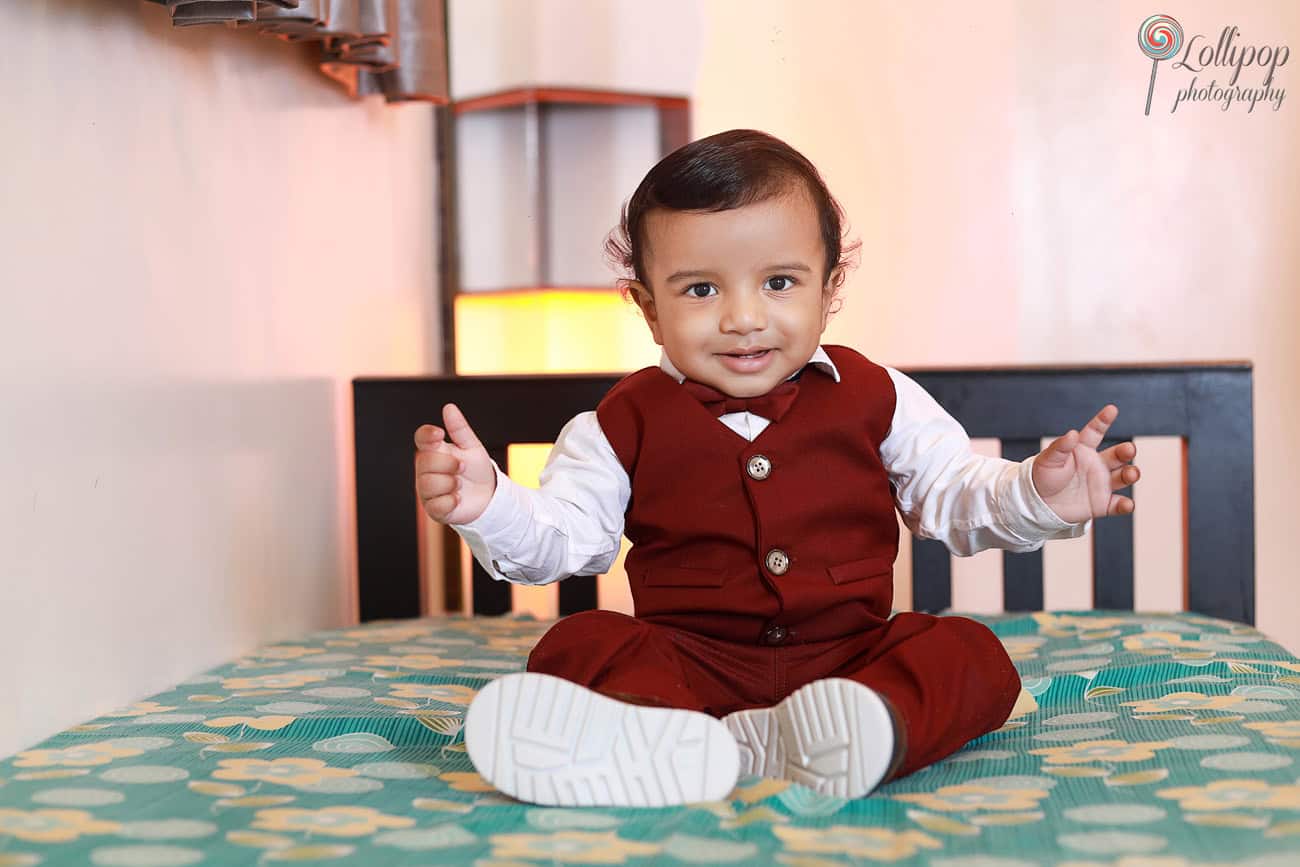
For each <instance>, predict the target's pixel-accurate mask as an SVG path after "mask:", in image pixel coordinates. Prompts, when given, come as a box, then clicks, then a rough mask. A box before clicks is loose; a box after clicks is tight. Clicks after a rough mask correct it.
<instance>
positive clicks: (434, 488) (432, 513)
mask: <svg viewBox="0 0 1300 867" xmlns="http://www.w3.org/2000/svg"><path fill="white" fill-rule="evenodd" d="M442 419H443V424H445V425H446V430H445V431H444V430H443V429H442V428H440V427H438V426H436V425H431V424H426V425H421V426H420V427H419V428H418V429H417V430H416V431H415V449H416V454H415V491H416V494H418V495H419V497H420V503H421V505H423V506H424V511H425V514H427V515H428V516H429V517H430V518H432V519H433V520H435V521H437V522H438V523H440V524H468V523H470V522H471V521H473V520H475V519H476V518H478V516H479V515H482V514H483V510H484V509H486V508H487V505H488V502H489V501H491V499H492V494H493V492H495V491H496V486H497V477H496V469H495V468H494V467H493V466H492V459H491V458H489V457H488V453H487V449H485V448H484V447H483V444H482V443H481V442H479V439H478V437H477V436H475V435H474V430H473V429H472V428H471V427H470V426H469V422H467V421H466V420H465V416H464V415H463V414H462V413H461V411H460V409H458V408H457V406H456V405H455V404H454V403H449V404H447V405H446V406H444V407H443V408H442Z"/></svg>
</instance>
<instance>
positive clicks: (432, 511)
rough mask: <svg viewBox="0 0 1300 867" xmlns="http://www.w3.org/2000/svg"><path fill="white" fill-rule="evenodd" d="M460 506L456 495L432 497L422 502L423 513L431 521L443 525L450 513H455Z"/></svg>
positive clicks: (458, 497)
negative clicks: (431, 519)
mask: <svg viewBox="0 0 1300 867" xmlns="http://www.w3.org/2000/svg"><path fill="white" fill-rule="evenodd" d="M459 505H460V495H459V494H456V493H450V494H443V495H442V496H440V497H433V498H431V499H428V500H425V501H424V511H425V512H426V513H427V514H428V515H429V517H430V518H433V520H435V521H437V522H439V523H441V524H445V523H447V518H449V517H450V516H451V513H452V512H454V511H456V507H457V506H459Z"/></svg>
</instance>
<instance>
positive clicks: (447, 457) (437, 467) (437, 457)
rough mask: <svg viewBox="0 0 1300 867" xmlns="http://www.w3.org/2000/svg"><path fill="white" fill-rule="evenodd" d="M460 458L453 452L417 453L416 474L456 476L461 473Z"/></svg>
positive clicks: (422, 451) (424, 451) (423, 451)
mask: <svg viewBox="0 0 1300 867" xmlns="http://www.w3.org/2000/svg"><path fill="white" fill-rule="evenodd" d="M461 468H462V466H461V462H460V457H459V456H457V455H456V454H455V453H454V452H452V451H436V452H435V451H426V450H421V451H418V452H416V453H415V474H416V475H417V476H419V475H420V474H422V473H446V474H448V475H453V476H454V475H456V474H458V473H459V472H460V471H461Z"/></svg>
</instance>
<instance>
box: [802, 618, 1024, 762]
mask: <svg viewBox="0 0 1300 867" xmlns="http://www.w3.org/2000/svg"><path fill="white" fill-rule="evenodd" d="M864 638H866V637H865V636H864ZM869 640H870V643H869V644H868V645H867V646H865V647H864V648H863V649H862V651H861V652H860V653H859V654H858V655H857V656H856V657H855V658H850V659H847V660H845V661H844V662H843V663H842V664H840V665H839V666H837V668H836V669H835V670H833V671H829V672H826V671H822V672H817V671H816V670H815V669H814V668H813V666H814V665H815V663H816V660H809V666H808V667H805V669H804V671H802V672H792V673H791V676H792V682H794V683H799V682H801V681H806V680H807V679H808V678H812V677H816V676H818V675H820V676H822V677H825V676H832V677H837V678H847V679H849V680H853V681H856V682H858V683H861V684H864V685H866V686H868V687H870V688H871V689H872V690H874V691H876V692H877V693H879V694H880V695H881V696H883V697H884V698H885V699H886V700H887V703H888V705H889V706H890V708H891V710H892V711H893V712H894V713H895V714H896V716H897V718H898V721H899V723H900V724H901V725H900V731H898V736H899V740H900V742H901V744H900V746H901V752H902V757H901V762H900V765H899V767H898V768H897V770H896V772H894V773H893V774H892V775H891V778H895V777H902V776H906V775H907V774H910V773H912V772H913V771H917V770H920V769H921V768H923V767H926V766H927V765H930V764H933V763H934V762H937V761H939V760H940V759H942V758H944V757H945V756H948V755H950V754H952V753H954V752H956V751H957V750H959V749H961V748H962V747H963V746H964V745H965V744H966V743H967V742H969V741H971V740H973V739H974V738H977V737H979V736H980V735H983V734H986V733H988V732H990V731H993V730H994V729H996V728H998V727H999V726H1001V725H1002V724H1003V723H1004V722H1006V720H1007V717H1008V716H1009V715H1010V714H1011V709H1012V707H1013V706H1014V705H1015V702H1016V698H1017V697H1018V696H1019V695H1020V675H1019V674H1018V673H1017V672H1016V669H1015V666H1014V665H1013V664H1012V663H1011V658H1010V657H1009V656H1007V652H1006V650H1005V649H1004V648H1003V646H1002V642H1000V641H999V640H998V638H997V636H996V635H994V634H993V632H992V630H990V629H989V628H988V627H987V626H984V625H983V624H982V623H978V622H976V621H974V620H971V619H969V618H966V617H935V616H933V615H929V614H918V613H913V612H903V613H900V614H897V615H895V616H894V617H893V618H892V619H891V620H890V621H889V622H888V623H886V624H885V625H884V626H882V627H880V628H879V629H878V630H876V631H875V632H873V633H872V634H871V636H870V639H869Z"/></svg>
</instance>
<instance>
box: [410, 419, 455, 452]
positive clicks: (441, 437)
mask: <svg viewBox="0 0 1300 867" xmlns="http://www.w3.org/2000/svg"><path fill="white" fill-rule="evenodd" d="M446 439H447V434H446V432H445V431H443V429H442V428H440V427H438V426H437V425H432V424H422V425H420V426H419V427H418V428H416V429H415V447H416V448H417V449H419V450H420V451H428V450H430V449H433V448H436V447H437V446H438V445H439V444H440V443H443V442H446Z"/></svg>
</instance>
